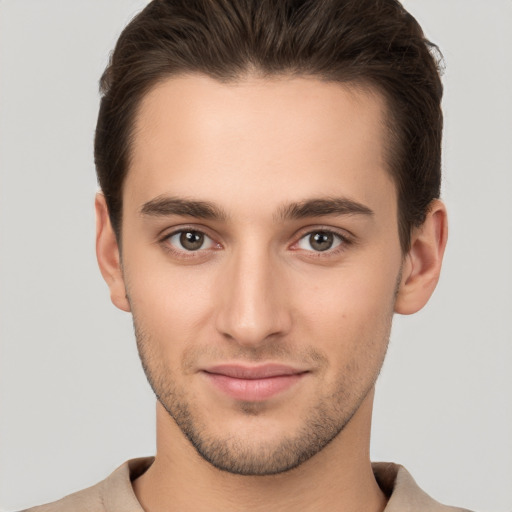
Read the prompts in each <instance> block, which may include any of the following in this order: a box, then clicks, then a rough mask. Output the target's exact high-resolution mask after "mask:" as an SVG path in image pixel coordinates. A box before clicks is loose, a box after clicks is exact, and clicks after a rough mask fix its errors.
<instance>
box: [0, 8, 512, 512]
mask: <svg viewBox="0 0 512 512" xmlns="http://www.w3.org/2000/svg"><path fill="white" fill-rule="evenodd" d="M145 3H146V2H144V1H141V0H138V1H136V0H108V2H107V1H105V0H83V1H79V0H73V1H70V0H60V1H59V0H45V1H44V2H43V1H41V0H3V1H1V0H0V59H1V60H0V65H1V67H0V172H1V174H0V237H1V242H0V315H1V316H0V336H1V345H0V405H1V413H0V508H1V507H3V509H2V510H12V509H21V508H24V507H27V506H29V505H33V504H36V503H42V502H47V501H51V500H55V499H57V498H59V497H61V496H63V495H64V494H67V493H70V492H72V491H75V490H78V489H80V488H83V487H86V486H89V485H91V484H93V483H95V482H96V481H98V480H100V479H103V478H104V477H105V476H106V475H107V474H109V473H110V472H111V471H112V470H113V469H114V468H115V467H117V466H118V465H119V464H121V463H122V462H123V461H124V460H126V459H128V458H130V457H136V456H142V455H148V454H151V453H153V452H154V427H155V425H154V398H153V396H152V393H151V391H150V389H149V386H148V385H147V383H146V380H145V377H144V375H143V372H142V370H141V368H140V365H139V361H138V357H137V353H136V349H135V343H134V341H133V335H132V330H131V320H130V317H129V315H127V314H124V313H121V312H119V311H118V310H116V309H115V308H114V306H112V305H111V303H110V300H109V297H108V293H107V288H106V286H105V284H104V283H103V281H102V280H101V277H100V274H99V271H98V270H97V268H96V261H95V256H94V216H93V199H94V193H95V191H96V182H95V176H94V167H93V160H92V138H93V131H94V126H95V120H96V114H97V107H98V93H97V80H98V78H99V76H100V74H101V72H102V69H103V67H104V66H105V64H106V62H107V57H108V53H109V51H110V49H111V48H112V47H113V45H114V43H115V40H116V38H117V35H118V34H119V32H120V30H121V29H122V27H123V26H124V25H125V24H126V23H127V22H128V20H129V19H130V18H131V17H132V16H133V15H134V14H135V13H136V12H137V11H138V10H139V8H140V7H141V6H142V5H144V4H145ZM405 5H406V7H407V8H409V9H410V11H411V12H412V13H413V14H414V15H415V16H416V17H417V18H418V20H419V21H420V23H422V25H423V27H424V29H425V31H426V33H427V35H428V36H429V37H430V38H431V39H432V40H434V41H435V42H437V43H438V44H439V45H440V46H441V49H442V50H443V53H444V55H445V58H446V65H447V70H446V74H445V79H444V80H445V86H446V96H445V101H444V109H445V115H446V131H445V144H444V149H445V153H444V171H445V180H444V187H443V197H444V199H445V200H446V203H447V204H448V208H449V213H450V228H451V230H450V231H451V232H450V240H449V246H448V250H447V254H446V261H445V267H444V272H443V276H442V279H441V283H440V285H439V287H438V289H437V291H436V293H435V294H434V297H433V298H432V300H431V302H430V304H429V305H428V306H427V307H426V308H425V309H424V310H423V311H422V312H420V313H419V314H417V315H415V316H413V317H397V318H396V320H395V325H394V329H393V335H392V342H391V347H390V352H389V355H388V359H387V361H386V363H385V366H384V370H383V373H382V375H381V378H380V384H379V387H378V391H377V396H376V407H375V419H374V427H373V443H372V457H373V459H374V460H392V461H399V462H401V463H402V464H404V465H405V466H407V467H408V469H410V471H411V472H412V473H413V475H414V476H415V478H416V480H417V481H418V483H419V484H420V485H421V486H422V487H423V488H424V489H425V490H426V491H427V492H429V493H430V494H432V495H433V496H435V497H436V498H437V499H438V500H440V501H442V502H447V503H449V504H456V505H459V506H465V507H468V508H471V509H475V510H480V511H482V512H483V511H497V512H501V511H503V512H505V511H511V510H512V484H511V482H512V436H511V433H512V405H511V399H512V372H511V371H510V367H511V366H512V322H511V316H512V270H511V269H512V229H511V228H512V226H511V225H512V221H511V219H512V201H511V196H512V194H511V193H512V177H511V176H512V172H511V167H512V164H511V162H512V151H511V146H512V122H511V118H512V101H511V91H512V71H511V56H510V55H511V53H512V52H511V50H512V35H511V34H512V32H511V28H510V27H511V26H512V2H511V1H510V0H489V1H486V2H483V1H478V0H472V1H471V0H409V1H406V2H405Z"/></svg>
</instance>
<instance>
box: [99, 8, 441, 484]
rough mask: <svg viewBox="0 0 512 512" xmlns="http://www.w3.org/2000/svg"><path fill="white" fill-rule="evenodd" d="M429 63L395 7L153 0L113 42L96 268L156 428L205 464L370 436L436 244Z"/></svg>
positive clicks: (286, 457)
mask: <svg viewBox="0 0 512 512" xmlns="http://www.w3.org/2000/svg"><path fill="white" fill-rule="evenodd" d="M429 47H430V46H429V43H427V42H426V41H425V39H424V38H423V34H422V32H421V29H420V28H419V26H418V24H417V23H416V21H415V20H414V19H413V18H412V17H411V16H410V15H408V14H407V13H406V12H405V11H404V10H403V8H402V7H401V6H400V4H399V3H398V2H395V1H393V0H389V1H382V0H372V1H370V0H362V1H359V2H352V1H348V0H347V1H341V0H336V1H334V0H333V1H325V2H316V1H311V2H309V1H307V2H270V1H268V2H267V1H249V0H244V1H238V0H237V1H236V2H235V1H227V0H219V1H216V2H213V1H206V0H205V1H198V2H190V1H186V2H185V1H183V0H182V1H163V0H160V1H154V2H152V3H150V4H149V5H148V7H146V9H145V10H144V11H142V13H141V14H140V15H139V16H137V17H136V18H135V19H134V20H133V21H132V22H131V23H130V25H129V26H128V27H127V28H126V29H125V31H124V32H123V34H122V35H121V37H120V39H119V41H118V44H117V46H116V49H115V51H114V54H113V56H112V59H111V63H110V64H109V67H108V68H107V70H106V72H105V74H104V76H103V78H102V90H103V98H102V103H101V107H100V114H99V119H98V127H97V134H96V165H97V170H98V176H99V181H100V185H101V188H102V192H103V196H101V197H100V198H99V199H98V201H97V208H98V244H97V245H98V259H99V262H100V267H101V269H102V272H103V275H104V276H105V279H106V280H107V283H108V284H109V286H110V290H111V296H112V300H113V302H114V304H116V306H118V307H119V308H121V309H123V310H126V311H131V312H132V314H133V317H134V324H135V330H136V335H137V342H138V348H139V352H140V355H141V358H142V362H143V366H144V368H145V371H146V375H147V376H148V380H149V382H150V384H151V386H152V387H153V389H154V391H155V393H156V395H157V397H158V399H159V403H160V406H159V407H160V409H159V410H160V411H161V413H162V414H163V411H166V413H169V414H168V416H166V417H167V419H168V420H169V421H170V423H169V424H168V427H167V428H168V429H170V430H169V431H172V430H173V429H174V431H175V432H181V433H182V434H183V435H184V436H186V438H188V440H189V441H190V442H191V445H193V446H194V447H195V449H196V450H197V452H198V453H199V454H200V455H201V456H202V457H203V458H204V459H205V460H207V461H209V462H211V463H212V464H213V465H214V466H216V467H217V468H220V469H224V470H228V471H231V472H234V473H242V474H258V475H263V474H270V473H279V472H283V471H286V470H289V469H291V468H294V467H296V466H297V465H300V464H301V463H303V462H305V461H307V460H309V459H310V458H311V457H313V456H314V455H316V454H317V453H319V452H321V451H325V450H324V448H326V447H327V446H330V445H332V444H333V441H335V440H337V439H339V437H340V436H339V434H340V433H341V432H342V431H344V432H347V431H348V430H349V429H348V426H349V425H351V428H352V436H353V437H354V438H355V439H359V438H361V434H360V432H358V429H359V430H364V431H365V432H366V431H369V422H370V416H371V400H372V390H373V386H374V383H375V380H376V378H377V375H378V373H379V370H380V368H381V365H382V361H383V359H384V355H385V352H386V347H387V342H388V338H389V333H390V329H391V320H392V316H393V313H394V312H400V313H412V312H414V311H416V310H418V309H419V308H421V307H422V306H423V305H424V304H425V303H426V301H427V300H428V298H429V296H430V294H431V293H432V291H433V289H434V287H435V284H436V282H437V277H438V275H439V269H440V262H441V259H442V253H443V249H444V243H445V240H446V236H445V228H446V226H445V214H444V209H443V207H442V205H441V204H440V203H439V202H438V201H436V198H437V197H438V194H439V181H440V175H439V167H440V137H441V123H442V117H441V113H440V108H439V102H440V97H441V85H440V82H439V76H438V73H437V69H436V63H435V60H434V59H433V57H432V56H431V54H430V52H429ZM161 418H162V416H161ZM170 418H172V420H170ZM161 421H164V420H161ZM173 425H174V427H173ZM347 435H348V434H347ZM363 437H364V436H363ZM352 440H353V439H352ZM348 444H349V445H351V444H352V443H351V442H349V443H348Z"/></svg>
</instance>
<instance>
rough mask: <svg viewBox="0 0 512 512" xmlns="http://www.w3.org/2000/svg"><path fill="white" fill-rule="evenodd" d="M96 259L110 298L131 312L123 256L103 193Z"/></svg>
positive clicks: (98, 196) (99, 198)
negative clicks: (108, 289) (123, 269)
mask: <svg viewBox="0 0 512 512" xmlns="http://www.w3.org/2000/svg"><path fill="white" fill-rule="evenodd" d="M95 208H96V257H97V259H98V265H99V267H100V271H101V275H102V276H103V279H105V282H106V283H107V285H108V287H109V288H110V298H111V300H112V302H113V304H114V306H116V307H118V308H119V309H122V310H123V311H130V303H129V302H128V298H127V296H126V288H125V284H124V279H123V271H122V266H121V256H120V252H119V246H118V244H117V239H116V235H115V233H114V230H113V228H112V224H111V223H110V217H109V215H108V208H107V203H106V202H105V196H104V195H103V194H102V193H98V194H96V200H95Z"/></svg>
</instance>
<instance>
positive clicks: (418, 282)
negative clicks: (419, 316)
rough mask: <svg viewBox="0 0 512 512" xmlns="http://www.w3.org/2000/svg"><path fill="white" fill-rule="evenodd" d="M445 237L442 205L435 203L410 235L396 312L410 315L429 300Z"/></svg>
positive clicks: (436, 276) (445, 228)
mask: <svg viewBox="0 0 512 512" xmlns="http://www.w3.org/2000/svg"><path fill="white" fill-rule="evenodd" d="M447 236H448V221H447V215H446V208H445V206H444V204H443V203H442V202H441V201H440V200H438V199H435V200H433V201H432V203H431V204H430V208H429V212H428V214H427V217H426V219H425V222H424V223H423V224H422V225H421V226H420V227H418V228H415V229H414V231H413V233H412V235H411V247H410V249H409V252H408V253H407V255H406V257H405V258H404V264H403V268H402V278H401V282H400V285H399V288H398V293H397V299H396V302H395V312H396V313H400V314H402V315H410V314H412V313H416V312H417V311H419V310H420V309H421V308H423V306H425V304H426V303H427V302H428V300H429V299H430V297H431V295H432V293H433V292H434V289H435V287H436V285H437V282H438V280H439V275H440V273H441V265H442V262H443V255H444V250H445V247H446V241H447Z"/></svg>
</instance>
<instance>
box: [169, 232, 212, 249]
mask: <svg viewBox="0 0 512 512" xmlns="http://www.w3.org/2000/svg"><path fill="white" fill-rule="evenodd" d="M167 242H168V243H169V244H170V245H172V246H173V247H174V248H175V249H178V250H181V251H188V252H193V251H199V250H202V249H211V248H212V247H213V246H214V245H215V243H214V241H213V240H212V239H211V238H210V237H209V236H207V235H205V234H204V233H202V232H201V231H195V230H193V229H186V230H182V231H177V232H175V233H173V234H172V235H170V236H169V237H168V238H167Z"/></svg>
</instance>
